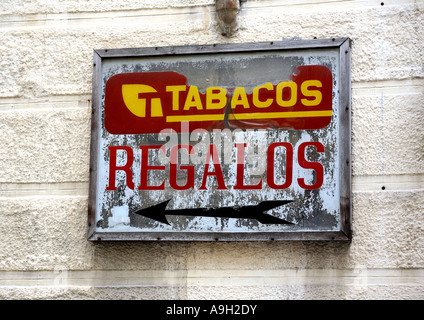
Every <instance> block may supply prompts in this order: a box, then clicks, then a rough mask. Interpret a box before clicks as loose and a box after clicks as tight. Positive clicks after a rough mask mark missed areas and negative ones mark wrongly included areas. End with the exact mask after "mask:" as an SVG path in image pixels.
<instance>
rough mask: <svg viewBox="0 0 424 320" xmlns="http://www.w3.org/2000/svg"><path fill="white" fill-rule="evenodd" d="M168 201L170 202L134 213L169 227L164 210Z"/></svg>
mask: <svg viewBox="0 0 424 320" xmlns="http://www.w3.org/2000/svg"><path fill="white" fill-rule="evenodd" d="M169 201H171V199H169V200H166V201H164V202H161V203H159V204H156V205H154V206H151V207H148V208H144V209H140V210H138V211H136V212H134V213H135V214H138V215H140V216H144V217H147V218H150V219H153V220H156V221H159V222H162V223H165V224H167V225H169V222H168V220H166V216H165V209H166V206H167V205H168V202H169Z"/></svg>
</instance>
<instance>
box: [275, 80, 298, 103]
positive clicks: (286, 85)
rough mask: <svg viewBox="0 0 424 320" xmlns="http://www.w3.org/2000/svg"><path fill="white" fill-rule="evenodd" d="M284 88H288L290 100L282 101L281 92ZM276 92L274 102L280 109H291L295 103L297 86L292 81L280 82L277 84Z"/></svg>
mask: <svg viewBox="0 0 424 320" xmlns="http://www.w3.org/2000/svg"><path fill="white" fill-rule="evenodd" d="M284 88H290V99H289V100H283V90H284ZM275 91H276V99H275V100H276V101H277V104H278V105H279V106H280V107H293V106H294V105H295V104H296V101H297V84H296V82H293V81H282V82H280V83H279V84H277V88H276V89H275Z"/></svg>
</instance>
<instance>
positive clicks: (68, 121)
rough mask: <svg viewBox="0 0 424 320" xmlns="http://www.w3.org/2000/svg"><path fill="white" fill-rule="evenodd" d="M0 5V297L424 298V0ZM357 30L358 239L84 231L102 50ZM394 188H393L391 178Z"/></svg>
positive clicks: (39, 0) (24, 0) (74, 0)
mask: <svg viewBox="0 0 424 320" xmlns="http://www.w3.org/2000/svg"><path fill="white" fill-rule="evenodd" d="M213 4H214V1H212V0H202V1H194V0H174V1H162V0H160V1H153V0H149V1H131V0H120V1H100V0H96V1H82V0H63V1H59V0H57V1H55V0H36V1H32V0H31V1H29V0H19V1H11V0H4V1H1V3H0V33H1V37H0V53H1V55H0V135H1V138H2V139H1V142H0V173H1V174H0V299H44V298H45V299H140V298H142V299H215V298H216V299H422V298H424V246H423V243H424V236H423V234H424V232H423V231H424V230H423V229H424V220H423V213H424V200H423V199H424V151H423V150H424V129H423V128H424V126H422V123H423V122H424V108H423V102H422V100H423V91H424V90H423V88H424V69H423V62H424V61H423V59H424V58H423V55H422V43H423V40H424V39H423V35H424V32H423V15H424V14H423V11H424V3H423V1H414V0H404V1H390V0H389V1H384V6H382V5H381V2H380V1H361V0H356V1H336V0H334V1H321V0H290V1H279V0H261V1H254V0H246V1H243V2H242V6H241V12H240V16H239V28H238V31H237V32H236V33H235V35H234V36H233V37H231V38H225V37H223V36H221V34H220V33H219V30H218V27H217V24H216V21H215V12H214V5H213ZM294 36H297V37H301V38H303V39H312V38H314V37H317V38H331V37H350V38H351V39H352V41H353V43H352V169H353V190H354V193H353V240H352V242H351V243H337V242H247V243H220V242H218V243H207V242H206V243H203V242H202V243H195V242H193V243H184V242H146V243H125V242H123V243H102V242H101V243H91V242H88V241H87V240H86V224H87V204H88V197H87V195H88V174H89V158H90V150H89V144H90V115H91V110H90V107H91V106H90V104H91V102H90V99H91V85H92V84H91V77H92V63H93V61H92V58H93V50H94V49H101V48H128V47H144V46H164V45H184V44H195V43H197V44H211V43H228V42H233V43H237V42H255V41H276V40H281V39H282V38H291V37H294ZM382 187H384V190H382Z"/></svg>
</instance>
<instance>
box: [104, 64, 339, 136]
mask: <svg viewBox="0 0 424 320" xmlns="http://www.w3.org/2000/svg"><path fill="white" fill-rule="evenodd" d="M332 88H333V79H332V74H331V71H330V70H329V69H328V68H327V67H325V66H321V65H312V66H299V67H297V68H296V69H295V70H294V71H293V73H292V75H291V77H290V79H288V80H286V81H281V82H279V83H274V84H273V83H271V82H268V83H264V84H258V86H256V87H254V88H253V89H251V90H250V91H251V92H247V90H246V88H244V87H241V86H240V87H234V88H223V87H209V88H207V89H206V90H205V92H201V91H200V90H199V89H198V87H197V86H195V85H188V81H187V78H186V77H185V76H184V75H181V74H179V73H176V72H173V71H166V72H141V73H121V74H117V75H115V76H113V77H111V78H110V79H109V80H108V81H107V83H106V89H105V119H104V121H105V128H106V130H107V131H108V132H109V133H112V134H147V133H159V132H160V131H161V130H163V129H173V130H175V131H176V132H181V123H182V122H189V123H190V126H189V127H190V131H193V130H195V129H205V130H208V131H211V130H213V129H216V128H221V129H223V128H230V129H234V128H242V129H247V128H250V129H254V128H257V129H273V128H274V129H295V130H307V129H322V128H324V127H326V126H327V125H328V124H329V123H330V122H331V117H332V95H333V92H332V91H333V89H332Z"/></svg>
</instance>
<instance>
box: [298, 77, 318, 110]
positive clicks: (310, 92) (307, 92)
mask: <svg viewBox="0 0 424 320" xmlns="http://www.w3.org/2000/svg"><path fill="white" fill-rule="evenodd" d="M309 87H317V88H321V87H322V83H321V81H319V80H306V81H304V82H303V83H302V85H301V86H300V90H301V91H302V94H303V95H304V96H305V97H315V99H314V100H308V99H302V100H301V101H302V104H303V105H304V106H307V107H309V106H317V105H319V104H320V103H321V101H322V93H321V91H318V90H309V89H308V88H309Z"/></svg>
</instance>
